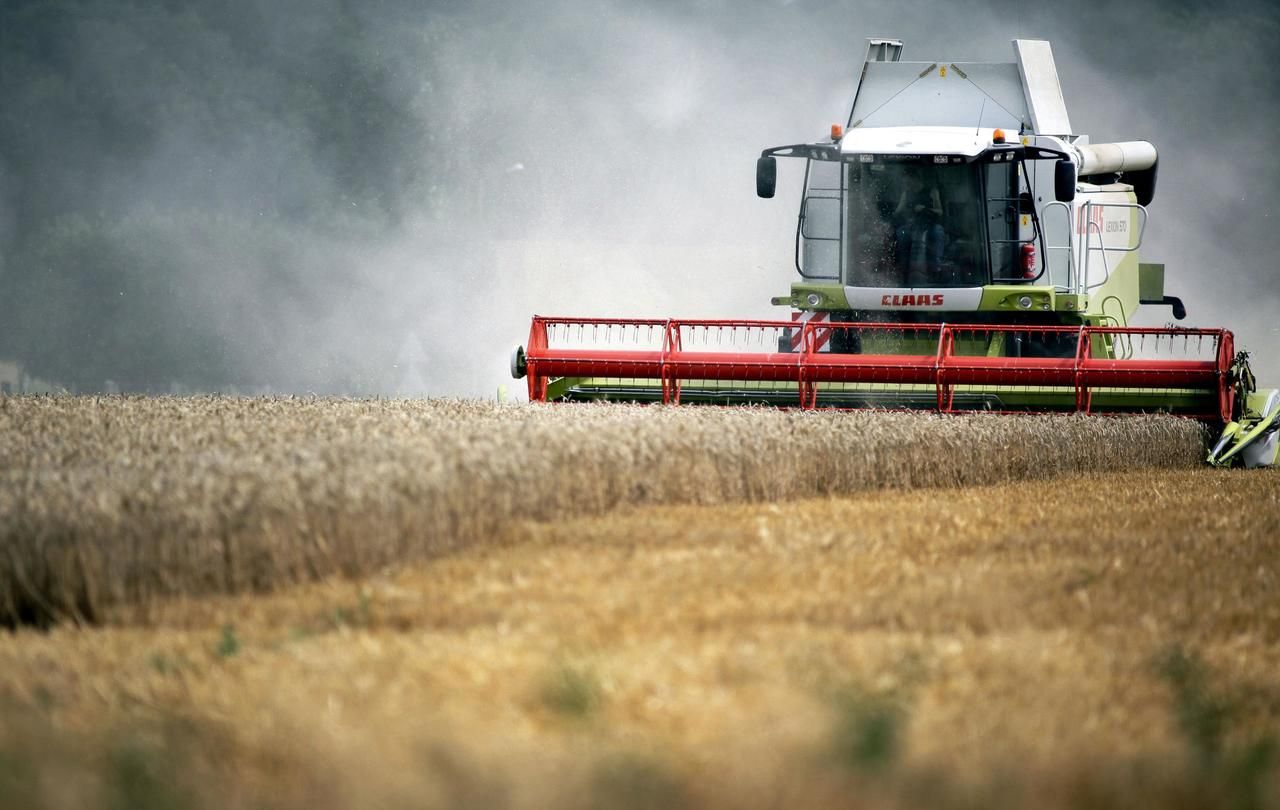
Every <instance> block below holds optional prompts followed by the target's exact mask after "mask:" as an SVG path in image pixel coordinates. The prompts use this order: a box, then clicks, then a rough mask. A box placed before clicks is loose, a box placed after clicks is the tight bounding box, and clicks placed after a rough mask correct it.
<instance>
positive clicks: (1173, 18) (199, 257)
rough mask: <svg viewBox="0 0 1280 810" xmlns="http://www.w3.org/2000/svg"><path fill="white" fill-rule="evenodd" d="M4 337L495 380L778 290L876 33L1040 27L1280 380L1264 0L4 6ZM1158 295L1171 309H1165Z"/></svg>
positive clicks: (1232, 321)
mask: <svg viewBox="0 0 1280 810" xmlns="http://www.w3.org/2000/svg"><path fill="white" fill-rule="evenodd" d="M0 17H2V18H3V19H2V20H0V23H2V24H0V46H2V47H0V54H3V56H0V60H2V61H0V68H2V69H0V307H3V308H4V310H3V317H2V318H0V363H2V362H4V361H10V362H16V363H18V364H20V365H21V366H22V367H23V369H24V372H25V373H26V374H27V375H28V376H29V377H32V378H39V379H40V380H44V381H47V382H49V383H50V384H52V385H56V386H61V387H65V388H68V389H70V390H78V391H99V390H138V391H170V390H191V391H202V390H223V391H227V390H235V391H245V392H255V391H274V392H299V393H301V392H309V391H314V392H317V393H343V394H359V395H370V394H377V395H457V396H468V397H491V396H493V395H494V394H495V392H496V391H497V389H498V387H499V386H504V385H505V386H508V387H510V388H511V389H512V390H513V391H514V390H516V389H518V384H517V383H515V382H513V381H511V380H509V378H508V374H507V370H506V365H507V354H508V352H509V350H510V349H511V347H512V346H514V345H515V344H517V343H522V342H524V339H525V337H526V333H527V330H528V323H529V317H530V316H531V315H532V314H534V313H539V314H563V315H601V316H606V315H617V316H623V315H660V316H706V317H717V316H738V317H772V316H777V315H779V314H781V310H778V309H775V308H773V307H771V306H770V305H769V298H770V297H771V296H773V295H779V294H782V293H784V292H786V290H787V288H788V285H789V284H790V282H791V281H792V279H793V277H794V269H793V266H792V250H793V239H794V228H795V211H796V205H797V203H798V193H799V185H800V171H801V167H800V166H799V165H798V163H797V164H796V165H789V163H788V162H786V161H784V162H783V163H782V166H781V167H780V168H781V170H782V171H781V175H782V176H781V178H780V188H779V193H778V197H777V198H775V199H774V200H759V199H757V198H756V197H755V194H754V187H753V176H754V169H753V166H754V159H755V157H756V155H758V154H759V151H760V149H762V148H764V147H767V146H772V145H776V144H782V143H793V142H797V141H805V140H814V139H816V138H819V137H821V135H822V134H823V132H825V131H826V128H827V126H828V125H829V124H830V123H831V122H835V121H840V120H842V119H843V117H844V116H845V114H846V113H847V108H848V103H849V99H850V96H851V93H852V90H853V87H854V82H855V79H856V75H857V71H858V69H859V68H860V64H861V59H862V56H863V53H864V51H865V38H866V37H868V36H893V37H898V38H901V39H904V40H905V41H906V50H905V53H904V58H906V59H910V60H916V59H936V58H946V59H948V60H952V61H1005V60H1011V59H1012V50H1011V45H1010V40H1011V39H1013V38H1015V37H1033V38H1045V39H1049V40H1051V41H1052V43H1053V47H1054V52H1055V56H1056V58H1057V62H1058V67H1059V71H1060V74H1061V77H1062V82H1063V86H1064V92H1065V95H1066V99H1067V103H1068V107H1069V110H1070V112H1071V115H1072V122H1073V124H1074V125H1075V129H1076V130H1077V131H1079V132H1084V133H1088V134H1089V135H1090V136H1091V137H1092V138H1093V139H1094V140H1095V141H1100V140H1130V139H1139V138H1144V139H1149V140H1151V141H1152V142H1154V143H1155V144H1156V145H1157V147H1158V148H1159V149H1160V151H1161V163H1160V172H1161V173H1160V181H1159V188H1158V192H1157V196H1156V200H1155V202H1154V203H1153V205H1152V209H1151V211H1152V224H1151V227H1150V229H1149V231H1148V233H1147V239H1146V244H1145V245H1144V250H1143V256H1144V259H1146V260H1152V261H1163V262H1165V263H1166V265H1167V267H1168V288H1169V292H1170V293H1172V294H1175V295H1182V296H1183V297H1184V299H1185V300H1186V301H1187V305H1188V309H1189V311H1190V317H1189V319H1188V321H1187V322H1186V323H1194V324H1196V325H1205V326H1227V327H1230V328H1233V329H1235V330H1236V332H1237V337H1238V341H1239V342H1242V343H1244V344H1245V345H1246V346H1247V347H1249V348H1251V349H1252V350H1253V351H1254V353H1255V368H1256V370H1257V371H1258V372H1259V377H1260V378H1261V379H1262V380H1263V381H1264V382H1271V383H1273V384H1275V383H1280V356H1278V355H1280V353H1278V352H1277V349H1278V348H1280V331H1277V329H1278V328H1277V326H1276V318H1275V316H1274V314H1273V313H1275V312H1276V310H1277V305H1278V304H1280V282H1277V280H1276V278H1275V275H1274V270H1273V268H1272V267H1271V265H1270V262H1269V261H1268V260H1267V257H1272V256H1275V255H1277V254H1278V252H1280V251H1278V250H1277V248H1280V244H1277V242H1278V241H1280V235H1277V234H1278V231H1280V229H1278V228H1277V227H1276V224H1277V223H1274V222H1273V213H1274V212H1275V210H1276V205H1275V203H1276V199H1277V191H1276V188H1277V181H1280V177H1277V172H1278V171H1280V169H1278V168H1277V162H1276V161H1274V160H1272V159H1271V158H1270V157H1269V156H1268V154H1267V152H1268V147H1267V146H1266V144H1267V139H1268V135H1269V133H1270V132H1271V131H1272V125H1273V124H1274V123H1275V122H1276V109H1277V105H1276V100H1277V86H1276V79H1275V78H1274V77H1273V75H1272V73H1273V72H1272V71H1269V70H1268V69H1267V68H1266V64H1267V59H1266V57H1267V56H1268V51H1269V50H1270V48H1271V47H1272V45H1273V44H1274V42H1276V41H1280V36H1278V34H1280V30H1278V28H1280V22H1278V20H1280V16H1278V15H1277V12H1276V11H1275V10H1273V8H1272V7H1271V6H1270V5H1269V4H1265V3H1234V4H1233V3H1227V4H1225V5H1221V4H1220V5H1218V6H1215V7H1214V8H1213V9H1212V11H1209V10H1202V9H1201V8H1200V7H1198V6H1195V5H1191V4H1179V3H1168V2H1166V3H1160V4H1156V3H1142V2H1139V3H1136V4H1132V3H1131V4H1105V5H1104V4H1098V5H1097V6H1096V8H1094V9H1086V10H1084V11H1081V10H1080V9H1079V8H1076V7H1074V6H1073V7H1072V8H1071V9H1066V8H1064V9H1061V10H1059V9H1054V8H1040V7H1034V8H1033V7H1031V6H1029V5H1027V4H1014V3H1010V2H1003V0H993V2H990V3H988V4H987V5H985V6H983V5H978V6H975V5H973V4H956V3H939V2H936V0H932V1H931V2H909V1H908V2H902V3H897V4H893V5H892V6H890V5H889V4H878V3H869V2H857V3H855V2H846V3H836V2H809V1H808V0H789V1H788V0H776V1H775V2H734V3H731V2H718V1H717V0H704V1H703V2H697V3H693V4H684V3H674V2H648V3H643V2H626V3H623V2H616V1H615V2H609V1H606V2H599V3H590V4H588V3H582V2H568V1H567V0H552V2H548V3H544V4H538V5H537V6H536V7H532V6H526V5H525V4H517V3H501V2H492V1H490V2H478V3H469V4H448V3H413V2H407V0H386V1H384V2H374V3H359V4H357V3H353V2H344V0H324V1H323V2H306V3H304V2H301V1H300V0H295V1H293V2H270V3H268V2H266V0H243V1H242V2H206V3H200V4H196V3H181V2H171V3H158V2H157V3H153V4H132V3H124V2H122V0H97V1H96V2H92V1H91V0H83V1H82V2H70V1H69V0H63V1H62V2H55V3H43V2H42V3H35V2H18V0H6V2H4V3H3V5H2V6H0ZM1144 317H1145V318H1146V319H1147V320H1146V322H1154V323H1163V322H1164V321H1165V320H1168V318H1169V316H1168V314H1167V311H1161V310H1152V312H1150V313H1148V314H1147V315H1145V316H1144Z"/></svg>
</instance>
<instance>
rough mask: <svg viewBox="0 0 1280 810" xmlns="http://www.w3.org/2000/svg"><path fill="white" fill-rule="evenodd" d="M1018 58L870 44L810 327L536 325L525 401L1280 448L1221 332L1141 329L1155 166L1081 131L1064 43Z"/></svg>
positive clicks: (1163, 298)
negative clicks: (820, 415) (1039, 418)
mask: <svg viewBox="0 0 1280 810" xmlns="http://www.w3.org/2000/svg"><path fill="white" fill-rule="evenodd" d="M1013 50H1014V57H1015V60H1014V61H1013V62H1009V63H992V64H988V63H951V62H944V61H937V62H934V61H928V62H904V61H901V60H900V56H901V54H902V43H901V42H899V41H895V40H885V39H873V40H870V42H869V47H868V52H867V58H866V60H865V62H864V64H863V66H862V73H861V77H860V80H859V82H858V87H857V90H856V91H855V94H854V98H853V104H852V107H851V110H850V113H849V117H848V120H847V122H846V123H845V124H844V125H843V126H842V125H834V126H832V128H831V137H830V140H825V139H824V140H823V141H822V142H819V143H805V144H796V145H791V146H779V147H774V148H771V149H766V150H764V152H763V154H762V156H761V157H760V158H759V160H758V161H757V166H756V190H757V193H758V194H759V196H761V197H766V198H767V197H772V196H773V195H774V188H775V182H776V159H777V158H779V157H789V158H798V159H801V160H804V161H805V162H806V167H807V168H806V172H805V183H804V196H803V199H802V201H801V204H800V217H799V225H798V227H797V232H796V269H797V271H798V272H799V276H800V277H799V279H798V280H797V281H795V282H793V283H792V285H791V292H790V294H789V295H785V296H781V297H778V298H774V299H773V303H774V304H776V305H779V306H786V307H789V308H790V310H791V312H790V315H791V317H790V319H789V320H777V321H749V320H737V321H734V320H672V319H662V318H657V319H622V318H615V319H610V318H558V317H535V318H534V319H533V326H532V329H531V331H530V334H529V341H528V344H527V346H525V347H522V348H518V349H516V351H515V353H514V355H513V358H512V373H513V375H514V376H515V377H517V378H520V377H527V378H528V386H529V398H530V399H531V400H535V401H549V400H616V401H630V402H664V403H705V404H737V403H766V404H773V405H778V406H788V407H798V408H897V409H902V408H916V409H928V410H935V411H939V412H943V413H956V412H966V411H992V412H1000V413H1042V412H1083V413H1105V414H1123V413H1151V412H1162V413H1172V414H1180V415H1183V416H1186V417H1190V418H1195V419H1199V420H1203V421H1204V422H1206V423H1210V424H1213V425H1215V426H1216V427H1217V428H1220V429H1221V430H1222V434H1221V439H1220V440H1219V441H1218V442H1216V443H1215V445H1214V447H1213V448H1212V450H1211V451H1210V453H1209V461H1210V463H1213V464H1219V465H1227V464H1243V465H1245V466H1262V465H1269V464H1273V463H1274V462H1275V460H1276V455H1277V426H1278V424H1280V392H1277V391H1274V390H1270V391H1258V390H1256V388H1255V385H1254V380H1253V376H1252V374H1251V373H1250V371H1249V367H1248V362H1247V359H1248V355H1247V353H1245V352H1238V351H1237V347H1236V346H1235V343H1234V340H1233V337H1232V334H1231V332H1229V331H1227V330H1225V329H1190V328H1181V327H1177V326H1168V327H1164V328H1151V327H1139V326H1133V325H1131V323H1132V321H1133V320H1134V314H1135V312H1136V311H1137V309H1138V308H1139V306H1140V305H1148V306H1158V307H1168V308H1169V310H1170V312H1171V314H1172V315H1173V317H1174V318H1175V319H1177V320H1181V319H1182V318H1183V317H1184V316H1185V314H1186V313H1185V309H1184V307H1183V304H1182V302H1181V301H1180V300H1179V299H1177V298H1175V297H1172V296H1169V295H1166V294H1165V289H1164V287H1165V285H1164V282H1165V275H1164V266H1163V265H1161V264H1152V263H1145V262H1140V261H1139V259H1138V250H1139V248H1140V247H1141V245H1142V238H1143V233H1144V231H1145V229H1146V224H1147V206H1148V205H1150V203H1151V200H1152V198H1153V196H1154V194H1155V186H1156V168H1157V154H1156V149H1155V147H1154V146H1152V145H1151V144H1150V143H1147V142H1145V141H1130V142H1124V143H1106V144H1091V143H1089V139H1088V138H1087V136H1084V135H1080V134H1076V133H1075V132H1074V131H1073V130H1072V127H1071V124H1070V121H1069V119H1068V115H1067V109H1066V106H1065V104H1064V102H1063V98H1062V91H1061V87H1060V85H1059V82H1058V74H1057V69H1056V67H1055V65H1054V60H1053V53H1052V51H1051V50H1050V47H1049V43H1047V42H1042V41H1035V40H1015V41H1014V43H1013Z"/></svg>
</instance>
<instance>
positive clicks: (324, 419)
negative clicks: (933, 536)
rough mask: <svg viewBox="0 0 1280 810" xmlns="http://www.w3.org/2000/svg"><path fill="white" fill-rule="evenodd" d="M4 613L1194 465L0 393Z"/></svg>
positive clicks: (781, 427)
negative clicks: (687, 520)
mask: <svg viewBox="0 0 1280 810" xmlns="http://www.w3.org/2000/svg"><path fill="white" fill-rule="evenodd" d="M0 437H2V438H3V440H2V441H0V547H3V548H4V552H5V553H4V555H3V558H0V620H5V621H7V622H9V623H15V622H16V623H26V622H35V623H43V622H48V621H52V620H57V619H60V618H66V617H71V618H75V619H78V620H85V621H95V620H98V619H101V618H102V617H103V615H104V611H107V610H109V609H111V608H113V607H117V606H145V605H147V604H149V603H150V602H151V601H152V600H153V599H155V598H156V597H161V596H168V595H176V594H183V595H199V594H206V593H218V592H239V591H258V590H267V589H271V588H274V587H277V586H280V585H283V584H287V583H291V582H297V581H304V580H312V579H317V578H323V577H326V576H330V575H334V574H341V575H349V576H356V575H360V574H364V573H368V572H371V571H376V570H379V569H381V568H384V567H386V566H388V565H393V564H398V563H402V562H405V561H409V560H415V559H423V558H427V557H430V556H433V555H438V554H440V553H442V552H445V551H448V550H451V549H456V548H459V547H463V546H470V545H474V544H476V543H481V542H501V541H502V539H503V537H504V532H505V531H506V529H507V527H509V526H510V525H511V523H512V521H513V520H516V519H534V520H553V519H562V518H566V517H571V516H576V515H584V514H596V513H600V512H603V511H606V510H609V509H612V508H615V507H618V506H631V505H643V504H676V503H698V504H714V503H723V502H740V501H747V502H751V501H776V500H786V499H793V498H798V497H806V496H822V495H837V494H845V493H851V492H856V491H861V490H866V489H869V488H877V487H933V486H956V485H982V484H993V483H998V482H1001V481H1008V480H1018V479H1041V478H1045V477H1048V476H1051V475H1055V474H1060V473H1070V472H1086V471H1093V470H1120V469H1132V468H1140V467H1165V468H1171V467H1186V466H1193V465H1195V464H1198V463H1200V459H1201V457H1202V454H1203V451H1204V442H1205V436H1204V432H1203V430H1202V428H1201V427H1200V426H1199V425H1198V424H1196V423H1193V422H1189V421H1184V420H1178V419H1172V418H1161V417H1134V418H1123V419H1120V418H1087V417H1036V418H1032V417H1000V416H989V415H982V416H972V417H963V418H961V417H937V416H931V415H919V414H905V413H854V414H848V413H836V414H832V413H804V412H797V411H777V410H770V409H695V408H657V407H652V408H642V407H627V406H617V405H601V406H573V407H556V406H535V405H506V406H503V405H495V404H487V403H478V402H460V401H451V400H428V401H384V400H377V401H368V400H364V401H351V400H328V399H241V398H218V397H204V398H121V397H105V398H104V397H84V398H75V397H52V398H49V397H0Z"/></svg>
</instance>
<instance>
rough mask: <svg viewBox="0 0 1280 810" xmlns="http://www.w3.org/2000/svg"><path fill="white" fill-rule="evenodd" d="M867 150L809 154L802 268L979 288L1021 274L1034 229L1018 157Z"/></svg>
mask: <svg viewBox="0 0 1280 810" xmlns="http://www.w3.org/2000/svg"><path fill="white" fill-rule="evenodd" d="M865 157H868V158H870V159H868V160H861V159H859V160H855V161H853V162H847V161H846V162H835V161H831V162H826V161H811V163H810V169H809V175H808V181H807V190H806V198H805V204H804V207H803V209H802V211H801V227H800V233H799V236H800V242H801V244H800V245H799V247H800V248H801V251H800V255H799V256H798V257H797V258H798V259H799V266H800V272H801V275H803V276H805V277H806V278H831V279H833V280H834V279H836V278H839V279H841V280H842V281H843V282H844V283H845V284H848V285H850V286H854V287H882V288H902V287H977V286H981V285H984V284H990V283H992V281H993V280H1000V281H1002V280H1006V279H1011V278H1014V277H1015V273H1017V272H1020V271H1019V270H1018V268H1017V267H1016V262H1017V257H1018V246H1019V245H1020V244H1021V242H1023V241H1026V240H1027V239H1028V237H1029V234H1028V233H1024V231H1026V230H1027V229H1026V227H1025V225H1026V223H1021V222H1020V221H1021V220H1022V219H1024V218H1023V217H1021V216H1020V213H1021V209H1020V205H1021V202H1020V199H1019V191H1020V189H1019V174H1020V170H1019V163H1017V162H1015V161H1005V162H997V163H980V162H972V163H945V164H943V163H931V162H919V161H913V162H906V161H892V160H885V159H883V158H882V157H881V156H874V157H871V156H865Z"/></svg>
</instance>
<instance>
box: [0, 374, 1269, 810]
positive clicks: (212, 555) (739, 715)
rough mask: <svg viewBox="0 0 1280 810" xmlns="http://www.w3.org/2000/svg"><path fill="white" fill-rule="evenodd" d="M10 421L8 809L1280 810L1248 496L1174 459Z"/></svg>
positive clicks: (230, 410)
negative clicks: (26, 623)
mask: <svg viewBox="0 0 1280 810" xmlns="http://www.w3.org/2000/svg"><path fill="white" fill-rule="evenodd" d="M0 414H3V417H2V418H3V419H4V420H5V421H4V422H3V433H0V435H4V436H5V437H6V439H11V440H12V441H6V442H5V443H4V449H3V450H0V453H3V454H4V459H3V461H4V465H3V469H4V473H3V474H4V475H5V476H6V477H5V478H4V479H3V482H4V483H3V486H2V490H3V495H2V496H0V497H3V501H0V504H3V507H2V509H0V519H2V521H3V522H2V525H3V526H4V527H5V528H4V531H5V532H6V535H5V538H4V540H3V542H4V547H5V549H6V551H7V552H8V554H7V559H6V560H5V561H4V562H3V565H5V566H8V567H7V568H6V569H5V571H6V574H5V576H6V577H7V578H8V579H7V581H8V582H9V583H17V586H20V587H23V588H27V589H28V590H27V591H23V592H22V593H23V594H25V595H20V594H19V593H18V591H17V587H11V588H7V590H6V593H7V596H6V599H7V600H8V604H9V605H10V610H11V613H10V616H11V617H13V618H21V617H31V616H40V617H42V618H43V620H44V624H45V625H46V626H44V628H43V629H40V628H39V627H23V626H20V627H18V628H17V629H15V630H13V631H11V632H8V633H2V632H0V806H5V807H10V806H12V807H32V808H46V807H47V808H71V807H94V806H102V807H150V808H214V807H217V808H264V807H270V808H281V810H294V808H297V810H302V808H318V810H329V809H330V808H334V809H335V810H336V808H346V807H376V808H389V809H394V810H399V808H418V807H427V808H436V807H439V808H454V807H499V808H543V807H570V808H596V807H621V808H660V807H661V808H667V807H675V808H730V807H733V808H739V807H742V808H790V807H825V806H832V807H856V808H907V807H921V806H928V807H941V808H969V807H1026V808H1032V807H1034V808H1045V807H1047V808H1059V807H1061V808H1086V807H1087V808H1093V807H1131V806H1148V807H1223V808H1234V807H1277V806H1280V769H1277V768H1276V767H1275V762H1276V754H1277V750H1278V749H1277V740H1280V679H1278V678H1277V676H1276V673H1277V672H1280V475H1278V474H1277V472H1276V471H1274V470H1259V471H1224V470H1211V469H1207V468H1203V467H1202V466H1200V459H1201V457H1202V456H1201V454H1202V452H1203V444H1204V436H1203V432H1202V430H1201V429H1200V428H1199V427H1198V426H1196V425H1194V424H1192V423H1188V422H1185V421H1181V420H1173V419H1159V418H1142V419H1123V420H1119V419H1094V420H1089V419H1078V418H1045V419H1014V418H1003V417H977V416H975V417H970V418H964V419H942V418H938V417H930V416H918V415H910V414H884V413H875V414H803V413H786V412H777V411H767V410H753V409H747V410H698V409H687V410H683V409H667V408H648V409H646V408H626V407H584V408H578V407H561V408H556V407H535V406H496V405H484V404H479V403H459V402H334V401H325V400H223V399H162V400H139V399H100V400H56V399H54V400H17V399H10V400H8V401H4V400H0ZM18 446H22V447H25V448H26V451H27V453H26V455H25V456H24V455H23V454H21V453H19V452H17V451H16V450H15V448H16V447H18ZM237 498H238V500H237ZM290 521H292V523H290ZM94 549H97V550H96V551H95V550H94ZM228 550H229V551H228ZM59 555H61V556H59ZM228 555H229V556H228ZM202 565H207V566H209V567H210V570H207V571H202V570H201V568H200V566H202ZM36 571H42V572H43V574H42V575H41V576H35V572H36ZM77 578H78V579H77ZM115 578H124V579H125V580H126V581H128V582H129V583H131V584H129V585H127V586H126V585H122V584H121V583H120V582H117V581H116V580H115ZM69 583H79V584H77V585H74V586H73V585H71V584H69ZM39 584H43V586H44V588H45V590H43V591H40V590H39V588H38V587H37V585H39ZM77 588H78V589H80V591H81V593H80V594H79V595H75V594H76V592H77ZM33 593H34V594H35V596H34V597H33V596H32V594H33ZM73 595H74V598H73ZM24 599H25V600H28V601H27V602H25V603H24V601H23V600H24ZM32 599H35V601H36V602H37V603H38V604H40V605H41V610H44V611H45V613H44V614H40V613H39V612H38V611H36V610H35V609H34V608H33V607H31V600H32ZM59 600H61V601H59ZM24 604H26V607H23V605H24ZM24 610H25V611H26V613H23V611H24ZM50 619H57V621H56V622H55V623H54V624H52V626H48V621H49V620H50Z"/></svg>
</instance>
